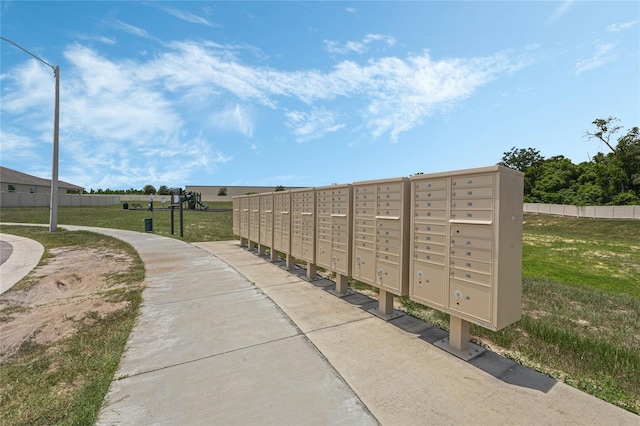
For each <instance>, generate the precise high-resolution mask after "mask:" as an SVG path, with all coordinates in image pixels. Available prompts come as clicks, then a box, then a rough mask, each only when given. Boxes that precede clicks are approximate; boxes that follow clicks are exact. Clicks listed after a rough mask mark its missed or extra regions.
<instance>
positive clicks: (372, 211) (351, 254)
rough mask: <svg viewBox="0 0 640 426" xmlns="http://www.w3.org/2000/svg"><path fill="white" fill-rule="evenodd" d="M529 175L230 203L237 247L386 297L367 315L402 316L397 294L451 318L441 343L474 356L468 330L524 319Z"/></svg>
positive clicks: (340, 286) (358, 186) (418, 179)
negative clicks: (298, 263)
mask: <svg viewBox="0 0 640 426" xmlns="http://www.w3.org/2000/svg"><path fill="white" fill-rule="evenodd" d="M522 216H523V174H522V173H520V172H517V171H514V170H511V169H509V168H506V167H502V166H490V167H483V168H477V169H467V170H458V171H451V172H443V173H433V174H419V175H414V176H411V177H410V178H406V177H400V178H392V179H381V180H372V181H361V182H354V183H353V184H346V185H332V186H326V187H319V188H305V189H297V190H291V191H284V192H274V193H270V194H263V195H261V196H260V195H250V196H244V197H235V198H234V199H233V230H234V233H235V234H236V235H238V236H239V237H240V241H241V244H242V245H244V244H247V245H248V247H249V248H250V249H251V248H252V246H253V244H254V243H256V242H257V243H258V252H259V254H263V248H264V247H265V246H267V247H270V248H271V260H275V259H277V256H276V251H278V252H280V253H284V254H286V256H287V258H286V263H287V268H288V269H290V268H292V267H293V258H297V259H301V260H304V261H306V262H307V278H308V279H314V278H315V275H316V264H317V265H319V266H321V267H324V268H326V269H328V270H330V271H333V272H335V273H336V291H335V293H336V294H337V295H339V296H344V295H346V294H348V289H347V279H348V277H352V278H354V279H356V280H359V281H362V282H364V283H367V284H369V285H372V286H374V287H377V288H378V289H379V290H380V293H379V306H378V308H376V309H374V310H372V311H371V312H372V313H374V314H375V315H378V316H380V317H382V318H384V319H386V320H391V319H394V318H396V317H397V316H398V315H400V313H399V312H397V311H394V309H393V298H394V296H406V295H408V296H409V298H410V299H411V300H413V301H415V302H418V303H420V304H423V305H426V306H430V307H432V308H434V309H437V310H440V311H442V312H445V313H447V314H449V316H450V318H451V320H450V321H451V324H450V333H449V337H448V338H446V339H443V340H442V341H440V342H437V343H436V345H437V346H439V347H441V348H443V349H445V350H447V351H449V352H451V353H454V354H455V355H457V356H459V357H460V358H463V359H470V358H473V357H474V356H476V355H479V354H480V353H482V352H483V351H484V350H483V349H482V348H480V347H479V346H477V345H473V344H471V343H469V325H470V324H471V323H473V324H477V325H480V326H482V327H485V328H488V329H491V330H500V329H502V328H504V327H506V326H508V325H510V324H513V323H514V322H516V321H518V320H519V319H520V316H521V314H522V312H521V296H522Z"/></svg>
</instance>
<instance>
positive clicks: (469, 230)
mask: <svg viewBox="0 0 640 426" xmlns="http://www.w3.org/2000/svg"><path fill="white" fill-rule="evenodd" d="M451 236H452V237H458V236H459V237H462V238H465V237H469V238H474V237H477V238H486V239H491V238H493V228H492V227H491V226H486V225H451Z"/></svg>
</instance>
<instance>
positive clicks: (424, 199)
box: [409, 166, 523, 351]
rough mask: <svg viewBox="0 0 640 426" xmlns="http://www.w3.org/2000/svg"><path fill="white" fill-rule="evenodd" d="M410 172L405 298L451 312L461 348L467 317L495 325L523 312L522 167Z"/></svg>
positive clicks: (454, 344)
mask: <svg viewBox="0 0 640 426" xmlns="http://www.w3.org/2000/svg"><path fill="white" fill-rule="evenodd" d="M410 179H411V198H412V200H413V204H412V208H411V211H412V215H411V217H412V225H411V234H412V240H413V244H412V247H411V268H410V269H411V270H410V275H411V280H410V286H409V288H410V291H409V297H410V298H411V300H413V301H416V302H418V303H421V304H424V305H427V306H430V307H433V308H435V309H438V310H440V311H443V312H446V313H449V314H450V317H451V329H450V336H449V342H448V344H449V345H450V347H451V348H452V349H454V350H457V351H466V350H467V347H468V338H469V322H472V323H475V324H478V325H480V326H483V327H485V328H489V329H491V330H499V329H501V328H504V327H506V326H507V325H509V324H512V323H514V322H516V321H518V320H519V319H520V316H521V293H522V219H523V217H522V214H523V209H522V197H523V178H522V173H520V172H517V171H513V170H511V169H508V168H506V167H501V166H492V167H486V168H481V169H471V170H461V171H456V172H449V173H436V174H425V175H414V176H411V178H410ZM441 344H442V345H445V344H447V342H444V341H443V342H441Z"/></svg>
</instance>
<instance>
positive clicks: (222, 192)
mask: <svg viewBox="0 0 640 426" xmlns="http://www.w3.org/2000/svg"><path fill="white" fill-rule="evenodd" d="M225 195H227V187H226V186H223V187H221V188H220V189H218V196H220V197H224V196H225Z"/></svg>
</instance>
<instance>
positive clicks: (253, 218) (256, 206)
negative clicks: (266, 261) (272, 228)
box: [249, 194, 263, 254]
mask: <svg viewBox="0 0 640 426" xmlns="http://www.w3.org/2000/svg"><path fill="white" fill-rule="evenodd" d="M259 242H260V195H259V194H252V195H249V247H251V245H252V244H255V243H257V244H258V253H259V254H263V253H262V246H261V245H260V243H259Z"/></svg>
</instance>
